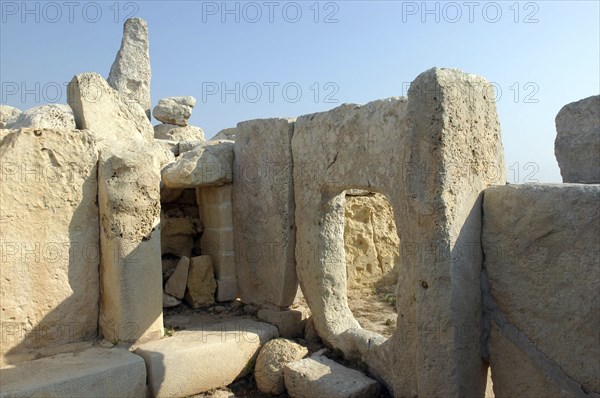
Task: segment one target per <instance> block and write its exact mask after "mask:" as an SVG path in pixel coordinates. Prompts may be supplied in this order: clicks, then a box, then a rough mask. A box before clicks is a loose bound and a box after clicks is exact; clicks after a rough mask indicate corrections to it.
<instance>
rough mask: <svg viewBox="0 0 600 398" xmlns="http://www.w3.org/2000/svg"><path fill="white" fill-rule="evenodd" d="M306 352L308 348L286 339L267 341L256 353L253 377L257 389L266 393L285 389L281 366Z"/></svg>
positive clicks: (304, 354)
mask: <svg viewBox="0 0 600 398" xmlns="http://www.w3.org/2000/svg"><path fill="white" fill-rule="evenodd" d="M307 354H308V349H307V348H306V347H303V346H301V345H300V344H296V343H294V342H293V341H291V340H287V339H275V340H271V341H269V342H268V343H267V344H265V346H264V347H263V348H262V349H261V350H260V352H259V353H258V358H257V359H256V365H255V367H254V377H255V379H256V386H257V387H258V389H259V390H260V391H262V392H264V393H267V394H274V395H278V394H282V393H283V392H284V391H285V383H284V380H283V367H284V365H285V364H287V363H289V362H295V361H298V360H300V359H302V358H303V357H304V356H306V355H307Z"/></svg>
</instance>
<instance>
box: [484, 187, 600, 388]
mask: <svg viewBox="0 0 600 398" xmlns="http://www.w3.org/2000/svg"><path fill="white" fill-rule="evenodd" d="M599 202H600V185H581V184H535V185H529V184H528V185H508V186H502V187H494V188H490V189H487V190H486V191H485V193H484V202H483V210H484V215H485V216H484V220H483V221H484V222H483V226H484V229H483V248H484V252H485V271H486V275H487V284H488V285H489V297H488V300H489V301H490V304H489V305H488V306H487V307H488V308H486V314H487V317H489V318H490V319H491V320H492V322H493V323H495V324H496V325H497V331H496V333H495V334H492V335H491V336H490V338H489V344H490V363H491V366H492V378H493V380H494V390H495V391H496V393H497V395H498V396H520V395H521V396H522V394H521V393H522V392H524V391H528V392H529V394H530V395H532V396H533V395H535V396H550V395H547V394H546V392H547V391H548V388H551V389H552V388H554V387H549V386H550V384H559V385H561V386H562V388H563V389H565V390H566V391H570V394H571V396H579V395H580V394H581V389H583V390H584V391H595V392H596V393H600V379H599V378H598V367H597V364H598V358H600V341H599V340H598V324H600V297H599V296H598V292H599V291H600V269H599V268H598V258H600V209H599V208H598V203H599ZM484 286H485V284H484ZM500 336H502V337H500ZM496 337H498V338H499V339H500V340H501V341H494V339H495V338H496ZM507 346H510V347H512V348H510V349H508V348H506V347H507ZM516 350H520V351H522V353H520V354H518V357H524V358H527V361H526V362H527V363H528V365H527V369H532V368H536V369H537V370H535V372H533V371H532V373H529V372H526V371H525V370H524V368H521V367H519V366H515V357H514V356H513V354H514V353H515V351H516ZM592 364H596V365H592ZM534 373H535V374H539V375H544V376H543V377H542V376H539V377H538V376H535V377H534ZM530 375H531V377H529V376H530ZM579 386H581V387H579Z"/></svg>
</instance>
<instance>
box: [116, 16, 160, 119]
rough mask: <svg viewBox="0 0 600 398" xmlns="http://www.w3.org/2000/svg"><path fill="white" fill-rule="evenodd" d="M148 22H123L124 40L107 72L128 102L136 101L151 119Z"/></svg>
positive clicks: (132, 20)
mask: <svg viewBox="0 0 600 398" xmlns="http://www.w3.org/2000/svg"><path fill="white" fill-rule="evenodd" d="M149 45H150V44H149V40H148V24H147V23H146V21H144V20H143V19H141V18H129V19H127V20H126V21H125V24H124V25H123V40H122V41H121V48H120V49H119V52H118V53H117V57H116V58H115V61H114V62H113V64H112V66H111V68H110V73H109V75H108V79H107V80H108V84H110V86H111V87H112V88H114V89H115V90H117V91H118V92H119V93H120V94H121V96H122V97H123V98H124V99H125V101H126V102H127V103H137V104H139V105H140V106H141V107H142V109H143V110H144V112H145V114H146V115H147V117H148V119H150V106H151V101H150V77H151V68H150V51H149Z"/></svg>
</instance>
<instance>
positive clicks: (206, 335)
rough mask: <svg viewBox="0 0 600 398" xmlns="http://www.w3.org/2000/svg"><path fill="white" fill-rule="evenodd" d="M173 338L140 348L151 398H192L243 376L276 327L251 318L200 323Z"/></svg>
mask: <svg viewBox="0 0 600 398" xmlns="http://www.w3.org/2000/svg"><path fill="white" fill-rule="evenodd" d="M188 327H189V329H186V330H182V331H179V332H176V333H175V334H174V335H172V336H171V337H165V338H163V339H162V340H155V341H151V342H148V343H144V344H141V345H139V346H138V347H137V349H136V350H135V353H136V354H138V355H140V356H141V357H142V358H144V361H145V362H146V369H147V372H148V388H149V390H150V391H149V392H150V394H151V396H153V397H156V398H161V397H169V398H176V397H187V396H192V395H194V394H198V393H201V392H204V391H208V390H211V389H213V388H219V387H224V386H226V385H228V384H231V383H232V382H233V381H234V380H236V379H237V378H238V377H241V376H244V375H245V374H246V372H247V370H248V369H249V363H250V360H251V359H252V358H253V357H255V355H256V354H258V351H259V350H260V347H261V346H262V345H263V344H265V343H266V342H267V341H269V340H271V339H273V338H275V337H277V336H278V332H277V328H276V327H275V326H272V325H269V324H267V323H263V322H257V321H253V320H250V319H239V320H229V321H226V322H219V323H208V322H207V323H195V324H193V325H188Z"/></svg>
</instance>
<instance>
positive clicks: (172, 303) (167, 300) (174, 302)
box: [163, 292, 181, 308]
mask: <svg viewBox="0 0 600 398" xmlns="http://www.w3.org/2000/svg"><path fill="white" fill-rule="evenodd" d="M179 304H181V300H179V299H178V298H175V297H173V296H171V295H170V294H167V293H165V292H163V308H171V307H176V306H178V305H179Z"/></svg>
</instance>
